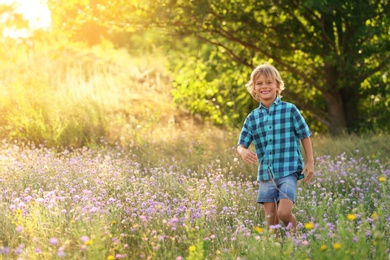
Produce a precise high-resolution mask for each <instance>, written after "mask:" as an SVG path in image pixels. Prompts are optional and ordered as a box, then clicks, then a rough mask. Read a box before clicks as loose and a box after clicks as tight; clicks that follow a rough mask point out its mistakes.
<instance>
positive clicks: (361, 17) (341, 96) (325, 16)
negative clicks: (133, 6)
mask: <svg viewBox="0 0 390 260" xmlns="http://www.w3.org/2000/svg"><path fill="white" fill-rule="evenodd" d="M388 11H389V3H388V1H387V0H380V1H370V0H366V1H355V0H327V1H326V0H275V1H257V0H233V1H207V0H202V1H180V0H157V1H155V2H154V4H153V6H152V8H151V13H150V17H151V18H152V21H150V22H154V23H156V24H158V25H159V26H166V27H169V28H172V30H174V31H175V32H177V33H179V34H181V35H195V36H196V37H197V38H198V39H201V40H203V41H204V42H205V43H207V44H212V45H215V46H219V47H220V48H222V49H224V50H225V53H226V54H227V55H229V56H230V57H231V58H232V59H234V60H235V61H236V62H239V63H240V64H242V65H244V66H247V67H251V68H253V67H254V66H256V65H257V64H258V63H259V62H261V61H264V60H266V61H270V62H272V63H274V64H275V66H276V67H277V68H279V70H280V71H287V72H289V73H288V74H286V73H284V75H283V76H284V79H285V81H286V83H287V86H288V87H287V89H286V91H285V96H286V97H288V98H290V99H292V100H294V101H295V102H297V103H298V104H299V106H300V107H301V108H302V109H304V110H305V111H307V112H309V113H310V114H311V116H312V117H313V118H315V119H316V120H318V121H319V122H321V123H322V124H323V125H325V126H326V127H327V128H328V129H329V131H330V132H331V133H332V134H338V133H341V132H344V131H349V132H353V131H357V130H359V129H362V128H364V127H367V126H369V125H370V122H371V123H372V122H373V121H375V122H376V123H378V122H384V121H383V116H386V117H388V113H389V112H388V107H389V100H390V97H389V94H388V92H389V90H390V87H389V84H388V71H389V68H390V66H389V58H390V52H389V49H390V48H389V47H390V46H389V39H390V31H389V28H390V26H389V25H390V23H389V16H388V15H387V14H388ZM215 57H217V56H215ZM220 73H223V71H220ZM370 100H371V101H370ZM368 103H369V104H368ZM367 106H370V112H371V113H372V114H367V112H366V111H367ZM383 109H385V111H387V113H383V111H382V110H383ZM373 117H375V118H374V119H375V120H373ZM386 125H387V130H389V129H388V124H385V125H383V127H386Z"/></svg>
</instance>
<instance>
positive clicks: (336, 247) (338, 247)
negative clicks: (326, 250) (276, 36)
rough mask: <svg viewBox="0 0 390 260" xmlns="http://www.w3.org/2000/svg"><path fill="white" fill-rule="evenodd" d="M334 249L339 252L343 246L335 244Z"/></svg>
mask: <svg viewBox="0 0 390 260" xmlns="http://www.w3.org/2000/svg"><path fill="white" fill-rule="evenodd" d="M333 248H334V249H336V250H338V249H340V248H341V244H340V243H334V244H333Z"/></svg>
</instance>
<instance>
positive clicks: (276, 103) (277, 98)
mask: <svg viewBox="0 0 390 260" xmlns="http://www.w3.org/2000/svg"><path fill="white" fill-rule="evenodd" d="M280 102H281V100H280V97H279V96H276V98H275V100H274V102H272V104H273V105H276V106H277V105H278V104H279V103H280ZM271 107H272V105H271ZM271 107H270V108H271ZM259 108H263V109H267V108H266V107H265V106H263V104H262V103H261V102H260V105H259ZM267 110H268V109H267Z"/></svg>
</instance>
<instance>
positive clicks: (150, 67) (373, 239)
mask: <svg viewBox="0 0 390 260" xmlns="http://www.w3.org/2000/svg"><path fill="white" fill-rule="evenodd" d="M51 46H52V47H51V49H47V48H43V47H40V46H37V45H35V46H33V47H31V46H30V47H23V46H18V48H16V47H15V48H13V47H12V46H8V48H7V50H6V51H4V50H3V51H4V53H2V55H4V57H7V59H6V61H7V62H6V64H4V65H0V66H1V67H0V69H1V73H2V75H3V78H4V80H3V84H2V85H1V96H0V98H1V101H2V102H1V103H0V111H1V112H2V113H1V115H0V122H1V126H0V136H1V139H2V141H1V143H0V186H1V190H0V210H1V212H2V213H1V214H0V226H1V229H0V256H1V258H2V259H177V260H179V259H330V258H333V259H389V258H390V246H389V244H390V213H389V212H390V211H389V207H390V195H389V194H390V193H389V189H390V184H389V178H390V161H389V159H388V154H389V152H390V150H389V148H388V140H389V135H388V134H383V133H377V134H367V135H366V136H353V135H345V136H340V137H337V138H333V137H330V136H326V135H319V134H314V136H313V146H314V150H315V157H316V175H315V179H314V181H313V182H312V183H311V184H310V185H305V184H303V182H300V183H299V187H298V200H297V203H296V205H295V207H294V213H295V214H296V217H297V220H298V222H299V225H298V233H297V234H294V235H293V234H291V233H290V230H289V229H288V228H287V227H285V226H283V225H282V226H279V225H277V226H273V227H271V229H267V228H266V223H265V217H264V212H263V209H262V208H261V207H260V206H259V205H257V204H256V202H255V199H256V196H257V189H258V184H257V182H256V166H251V165H246V164H244V163H243V161H242V160H241V159H240V158H238V156H237V153H236V151H235V143H236V139H237V135H238V132H239V129H220V128H215V127H212V126H210V125H208V124H207V123H204V122H200V121H199V120H198V119H194V118H193V117H191V116H189V115H188V114H187V113H185V112H182V111H180V110H178V109H177V108H176V106H175V105H173V104H172V103H171V102H170V95H169V91H170V87H169V82H170V80H171V79H170V77H169V74H168V73H167V72H166V71H165V69H164V66H163V65H164V62H165V61H164V58H163V57H161V56H158V55H153V56H150V57H146V58H145V57H144V58H141V57H129V56H128V55H127V54H126V53H125V52H124V51H120V50H114V49H112V48H111V47H110V46H109V44H107V46H100V47H97V48H96V49H88V50H87V49H83V48H84V47H83V46H73V45H71V44H70V43H67V44H62V45H55V44H51ZM276 229H277V230H278V231H279V233H280V234H281V235H280V236H278V237H276V236H275V233H274V230H276Z"/></svg>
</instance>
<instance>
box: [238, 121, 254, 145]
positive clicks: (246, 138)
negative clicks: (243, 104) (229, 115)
mask: <svg viewBox="0 0 390 260" xmlns="http://www.w3.org/2000/svg"><path fill="white" fill-rule="evenodd" d="M251 122H252V121H251V119H250V116H248V117H247V118H246V119H245V122H244V125H243V127H242V129H241V133H240V139H239V140H238V144H237V145H241V144H242V145H243V146H245V147H246V148H248V147H249V146H250V145H251V143H252V141H253V134H252V130H251V129H252V127H251Z"/></svg>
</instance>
